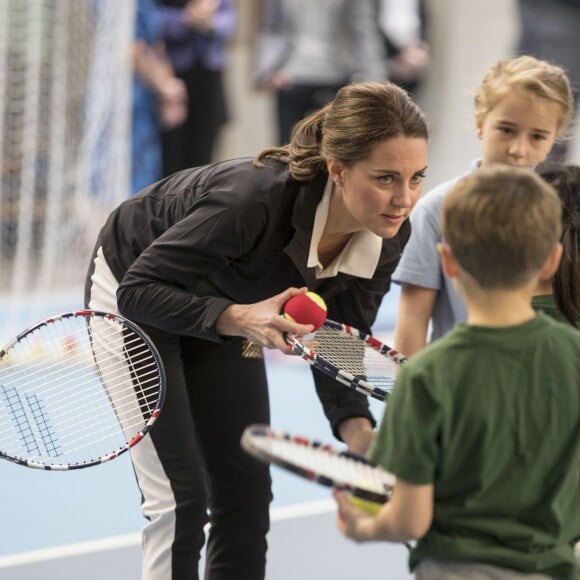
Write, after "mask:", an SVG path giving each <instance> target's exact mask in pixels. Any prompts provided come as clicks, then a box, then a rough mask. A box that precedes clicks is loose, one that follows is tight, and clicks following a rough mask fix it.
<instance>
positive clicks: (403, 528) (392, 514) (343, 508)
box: [334, 479, 433, 542]
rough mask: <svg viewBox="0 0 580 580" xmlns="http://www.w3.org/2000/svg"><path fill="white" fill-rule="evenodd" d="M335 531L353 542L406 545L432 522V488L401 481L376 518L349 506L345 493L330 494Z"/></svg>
mask: <svg viewBox="0 0 580 580" xmlns="http://www.w3.org/2000/svg"><path fill="white" fill-rule="evenodd" d="M334 496H335V498H336V501H337V503H338V528H339V530H340V531H341V532H342V533H343V534H344V535H345V536H347V537H349V538H352V539H353V540H356V541H357V542H371V541H388V542H407V541H409V540H416V539H418V538H421V537H422V536H424V535H425V534H426V533H427V531H428V530H429V528H430V527H431V522H432V520H433V485H432V484H427V485H415V484H412V483H408V482H406V481H403V480H401V479H397V484H396V485H395V488H394V490H393V495H392V496H391V499H390V501H389V502H388V503H386V504H385V505H384V506H383V507H382V509H381V510H380V511H379V513H378V514H377V515H376V516H371V515H369V514H368V513H367V512H365V511H363V510H362V509H360V508H358V507H355V506H354V505H352V504H351V502H350V500H349V497H348V493H346V492H338V491H336V492H335V493H334Z"/></svg>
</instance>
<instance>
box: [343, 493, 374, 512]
mask: <svg viewBox="0 0 580 580" xmlns="http://www.w3.org/2000/svg"><path fill="white" fill-rule="evenodd" d="M348 499H349V501H350V503H351V504H352V505H354V506H356V507H358V508H360V509H362V510H364V511H365V512H367V513H368V514H369V515H371V516H376V515H377V514H378V513H379V512H380V511H381V508H382V507H383V504H382V503H377V502H375V501H371V500H370V499H362V498H361V497H357V496H356V495H349V496H348Z"/></svg>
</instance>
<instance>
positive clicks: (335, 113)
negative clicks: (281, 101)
mask: <svg viewBox="0 0 580 580" xmlns="http://www.w3.org/2000/svg"><path fill="white" fill-rule="evenodd" d="M399 136H404V137H417V138H421V139H428V137H429V131H428V128H427V122H426V120H425V115H424V114H423V112H422V111H421V109H420V108H419V107H418V106H417V105H416V104H415V103H414V102H413V101H412V99H411V97H410V96H409V95H408V94H407V93H406V92H405V91H404V90H403V89H401V88H400V87H398V86H396V85H394V84H393V83H390V82H364V83H351V84H349V85H346V86H344V87H342V88H341V89H340V90H339V91H338V93H337V94H336V97H335V98H334V100H333V101H331V102H330V103H329V104H328V105H326V106H325V107H323V108H322V109H319V110H318V111H315V112H314V113H312V114H311V115H309V116H308V117H306V118H305V119H303V120H302V121H300V122H299V123H297V124H296V126H295V127H294V129H293V131H292V136H291V139H290V143H288V144H287V145H285V146H283V147H269V148H267V149H264V150H262V151H260V153H258V155H257V156H256V158H255V160H254V162H255V163H256V165H261V163H262V162H263V160H264V159H266V158H270V159H278V160H281V161H284V162H285V163H287V164H288V169H289V171H290V174H291V175H292V177H293V178H294V179H296V180H299V181H308V180H310V179H313V178H314V177H315V176H316V175H317V174H318V173H320V172H326V171H327V169H326V160H327V159H328V158H333V159H335V160H336V161H339V162H341V163H343V164H344V165H345V166H349V165H352V164H353V163H355V162H356V161H360V160H363V159H366V158H368V157H369V155H370V154H371V150H372V148H373V146H374V145H375V144H376V143H378V142H381V141H384V140H386V139H390V138H393V137H399Z"/></svg>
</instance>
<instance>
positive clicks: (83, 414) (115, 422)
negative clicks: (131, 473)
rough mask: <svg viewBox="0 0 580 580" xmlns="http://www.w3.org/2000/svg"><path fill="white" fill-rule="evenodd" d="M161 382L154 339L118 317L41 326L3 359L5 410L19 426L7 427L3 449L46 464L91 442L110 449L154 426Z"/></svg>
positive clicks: (0, 435) (0, 385)
mask: <svg viewBox="0 0 580 580" xmlns="http://www.w3.org/2000/svg"><path fill="white" fill-rule="evenodd" d="M159 383H160V378H159V369H158V364H157V361H156V359H155V358H154V357H153V356H152V354H151V351H150V349H149V347H148V346H147V344H146V343H145V342H144V341H143V339H142V338H141V337H140V336H139V335H138V334H136V333H132V332H130V331H129V330H128V329H127V328H126V327H124V326H122V325H121V324H120V323H119V322H116V321H115V320H110V319H107V318H99V319H92V318H90V317H86V318H85V317H82V318H78V317H76V318H71V319H58V320H57V322H56V323H54V324H51V323H48V324H45V325H43V326H40V327H39V328H38V329H36V330H35V331H34V332H32V333H31V334H30V336H25V337H24V339H23V340H21V341H20V342H16V343H15V344H13V345H12V347H11V348H9V349H8V350H7V351H6V352H5V353H3V357H2V359H0V415H1V414H2V413H4V414H5V415H8V419H9V421H6V420H4V421H2V423H3V424H9V425H10V424H11V427H12V428H11V427H9V428H8V429H3V430H2V431H0V449H2V450H3V451H4V450H5V451H8V452H9V453H10V454H12V455H18V453H22V450H25V451H26V453H27V454H31V453H34V454H35V455H36V456H37V458H38V460H39V461H42V458H43V457H45V456H49V457H51V458H52V457H56V456H58V457H61V456H62V457H66V458H68V461H69V462H73V460H74V458H75V456H78V454H79V452H80V451H81V450H83V449H85V448H87V447H94V448H95V449H98V448H99V447H100V448H101V449H102V451H101V452H97V455H98V454H99V453H100V454H107V453H110V451H111V449H114V448H116V447H118V446H119V445H120V444H121V443H123V442H125V439H130V438H133V437H134V436H135V435H136V433H137V431H138V430H140V428H142V427H144V426H145V425H146V424H147V420H148V418H149V417H150V416H151V415H152V414H153V412H154V411H155V409H156V404H157V401H158V396H159V388H160V384H159ZM103 386H104V387H105V389H104V390H103ZM2 403H3V404H2ZM101 419H102V420H101ZM96 425H98V427H97V426H96ZM57 434H58V435H57Z"/></svg>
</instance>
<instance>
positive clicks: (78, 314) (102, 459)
mask: <svg viewBox="0 0 580 580" xmlns="http://www.w3.org/2000/svg"><path fill="white" fill-rule="evenodd" d="M70 318H85V319H86V318H103V319H108V320H113V321H116V322H118V323H119V324H120V325H121V327H127V328H128V329H129V330H130V331H132V332H133V333H135V334H136V335H137V336H138V337H139V338H140V339H141V340H142V341H143V343H144V344H145V345H146V346H147V348H148V349H149V351H150V353H151V356H152V357H153V360H154V362H155V364H156V366H157V370H158V373H159V394H158V397H157V401H156V405H155V408H154V409H153V411H152V412H151V414H150V417H149V419H148V420H147V421H146V423H145V425H144V426H143V427H142V428H141V429H139V431H138V432H136V433H135V434H134V435H133V436H132V437H131V438H130V439H129V440H128V441H126V442H125V444H124V445H121V446H120V447H119V448H117V449H115V450H113V451H111V452H110V453H106V454H104V455H101V456H99V457H97V458H95V459H92V460H88V461H83V462H78V463H50V464H49V463H42V462H38V461H35V460H32V459H27V458H25V457H20V456H15V455H10V454H9V453H7V452H4V451H2V450H1V449H0V458H1V459H6V460H8V461H10V462H12V463H15V464H17V465H22V466H25V467H31V468H34V469H42V470H45V471H72V470H76V469H84V468H87V467H93V466H95V465H100V464H102V463H106V462H108V461H111V460H113V459H115V458H117V457H119V456H120V455H122V454H123V453H125V452H126V451H129V450H130V449H131V448H133V447H135V445H137V443H139V442H140V441H141V440H142V439H143V437H145V435H146V434H147V433H148V432H149V431H150V430H151V428H152V427H153V425H154V424H155V422H156V421H157V418H158V417H159V415H160V413H161V410H162V408H163V404H164V402H165V391H166V376H165V369H164V366H163V361H162V360H161V355H160V354H159V351H158V350H157V347H156V346H155V344H154V343H153V342H152V340H151V339H150V338H149V336H148V335H147V334H146V333H145V332H144V331H143V330H142V329H141V328H140V327H139V326H138V325H137V324H135V323H133V322H131V321H130V320H127V319H126V318H124V317H123V316H120V315H119V314H111V313H108V312H102V311H99V310H90V309H83V310H74V311H70V312H64V313H62V314H57V315H55V316H51V317H49V318H45V319H44V320H42V321H40V322H37V323H35V324H33V325H31V326H29V327H28V328H26V329H25V330H23V331H22V332H20V333H19V334H17V335H16V336H15V337H14V338H12V339H11V340H10V341H9V342H8V343H7V344H6V345H4V347H2V348H1V349H0V362H1V361H2V359H3V358H4V357H5V356H8V355H9V353H10V350H11V349H12V348H13V347H14V346H15V345H16V344H17V343H19V342H20V341H22V340H23V339H25V338H26V337H27V336H29V335H30V334H32V333H34V332H36V331H37V330H39V329H41V328H42V327H43V326H48V325H50V324H54V323H56V322H57V321H58V320H66V319H70Z"/></svg>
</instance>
